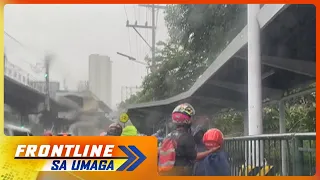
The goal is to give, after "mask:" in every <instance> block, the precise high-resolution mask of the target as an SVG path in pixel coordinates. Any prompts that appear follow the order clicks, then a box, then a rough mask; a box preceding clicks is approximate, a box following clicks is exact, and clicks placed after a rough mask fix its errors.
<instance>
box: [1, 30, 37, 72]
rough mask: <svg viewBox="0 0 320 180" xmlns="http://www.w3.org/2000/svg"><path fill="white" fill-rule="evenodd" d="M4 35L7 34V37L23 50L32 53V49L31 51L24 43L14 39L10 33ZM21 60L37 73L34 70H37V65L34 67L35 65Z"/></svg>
mask: <svg viewBox="0 0 320 180" xmlns="http://www.w3.org/2000/svg"><path fill="white" fill-rule="evenodd" d="M4 34H5V35H6V36H8V37H9V38H10V39H12V40H14V41H15V42H16V43H18V44H19V45H20V46H21V47H22V48H24V49H26V50H29V51H30V49H29V48H28V47H27V46H26V45H24V43H22V42H20V41H19V40H17V39H16V38H15V37H13V36H12V35H10V34H9V33H8V32H6V31H4ZM20 60H21V61H23V62H25V63H26V64H28V65H29V66H30V67H31V69H32V70H33V71H34V72H35V70H34V69H37V67H36V66H37V65H34V64H33V63H30V62H28V61H26V60H24V59H20Z"/></svg>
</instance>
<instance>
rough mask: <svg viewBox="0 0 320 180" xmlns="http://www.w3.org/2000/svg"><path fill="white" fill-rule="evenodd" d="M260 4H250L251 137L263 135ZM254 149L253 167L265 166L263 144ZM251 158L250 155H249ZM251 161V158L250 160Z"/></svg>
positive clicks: (249, 122)
mask: <svg viewBox="0 0 320 180" xmlns="http://www.w3.org/2000/svg"><path fill="white" fill-rule="evenodd" d="M259 11H260V5H259V4H248V12H247V13H248V14H247V18H248V126H249V127H248V130H249V135H259V134H263V123H262V87H261V86H262V84H261V50H260V26H259V23H258V19H257V15H258V13H259ZM249 145H252V146H253V147H250V148H249V149H252V151H251V152H249V153H251V155H252V156H253V158H252V160H253V162H247V163H249V164H250V165H251V166H261V165H263V157H264V156H263V143H258V140H257V141H255V142H253V143H250V144H249ZM249 156H250V154H249ZM250 159H251V158H250Z"/></svg>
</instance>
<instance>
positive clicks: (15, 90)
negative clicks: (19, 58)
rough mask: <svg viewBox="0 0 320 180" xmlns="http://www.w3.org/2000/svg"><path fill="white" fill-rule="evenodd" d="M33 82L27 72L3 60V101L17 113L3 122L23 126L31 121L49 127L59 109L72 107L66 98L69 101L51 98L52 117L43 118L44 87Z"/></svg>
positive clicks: (63, 109)
mask: <svg viewBox="0 0 320 180" xmlns="http://www.w3.org/2000/svg"><path fill="white" fill-rule="evenodd" d="M34 82H35V81H34V80H33V79H31V76H30V75H29V74H28V73H27V72H25V71H23V70H22V69H21V68H19V67H18V66H16V65H14V64H12V63H10V62H9V61H8V60H7V59H6V60H5V71H4V103H5V104H6V106H9V107H10V109H13V110H14V111H15V112H16V114H17V118H7V119H5V123H10V124H15V125H24V126H29V125H30V126H31V124H32V123H33V124H43V125H44V127H45V128H46V126H49V127H51V126H52V123H53V122H54V121H55V117H56V116H57V113H58V112H59V111H66V110H70V109H74V104H73V103H72V101H70V100H68V99H65V101H67V102H69V103H65V104H63V103H59V102H57V101H56V100H55V98H51V100H50V104H51V109H52V114H51V115H50V116H51V117H52V118H50V117H45V118H44V117H43V116H42V115H43V114H42V112H43V110H44V102H45V94H44V88H43V86H41V85H39V84H37V83H34ZM8 113H10V112H8ZM41 114H42V115H41ZM31 115H33V116H31ZM31 117H32V118H31ZM42 131H43V130H42Z"/></svg>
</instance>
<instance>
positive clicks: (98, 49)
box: [4, 4, 168, 108]
mask: <svg viewBox="0 0 320 180" xmlns="http://www.w3.org/2000/svg"><path fill="white" fill-rule="evenodd" d="M156 14H157V31H156V41H159V40H162V41H165V40H167V39H168V34H167V28H166V26H165V21H164V12H163V10H159V12H158V13H156ZM127 20H129V22H130V24H131V23H132V24H133V23H135V21H137V22H138V24H141V25H144V24H145V22H146V21H148V25H151V10H150V9H147V8H145V7H140V6H138V5H132V4H131V5H120V4H119V5H13V4H10V5H6V6H5V8H4V27H5V32H6V33H7V34H5V52H6V54H7V58H8V61H9V62H11V63H13V64H15V65H18V66H19V67H21V69H23V70H24V71H25V72H26V73H30V74H31V76H32V78H33V79H37V80H44V73H43V72H41V71H35V70H34V69H39V68H34V67H42V66H41V64H42V63H43V59H44V55H45V54H47V53H51V54H54V61H53V64H52V68H51V70H50V80H53V81H59V82H60V83H61V86H63V80H64V79H65V81H66V83H67V85H68V89H69V90H76V88H77V84H78V82H79V81H85V80H88V69H89V67H88V59H89V55H90V54H101V55H107V56H109V57H110V58H111V61H112V62H113V63H112V108H116V104H117V103H120V102H121V87H123V86H140V85H141V83H142V80H143V77H144V76H145V75H146V73H147V71H146V68H145V66H144V65H141V64H139V63H135V62H132V61H130V60H128V58H125V57H122V56H119V55H117V52H121V53H123V54H127V55H130V56H133V57H135V58H136V59H137V60H140V61H143V59H144V57H145V56H146V55H147V54H149V55H151V52H150V48H149V47H148V46H147V45H146V43H145V42H144V41H143V40H142V39H141V38H140V37H139V36H138V34H137V33H136V32H135V31H134V30H133V29H132V28H127V27H126V21H127ZM139 31H140V33H141V34H142V35H143V36H144V37H145V39H146V40H147V41H148V43H149V44H151V38H152V37H151V35H152V34H151V30H149V29H139ZM8 34H9V35H8ZM36 64H38V66H36ZM32 67H33V68H32Z"/></svg>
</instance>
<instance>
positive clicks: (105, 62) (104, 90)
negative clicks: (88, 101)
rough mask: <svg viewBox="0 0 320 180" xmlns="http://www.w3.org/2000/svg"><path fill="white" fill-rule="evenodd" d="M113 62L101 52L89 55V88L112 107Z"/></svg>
mask: <svg viewBox="0 0 320 180" xmlns="http://www.w3.org/2000/svg"><path fill="white" fill-rule="evenodd" d="M111 66H112V62H111V60H110V57H108V56H102V55H99V54H91V55H90V56H89V89H90V91H91V92H92V93H93V94H94V95H96V96H97V97H98V98H99V99H100V100H101V101H103V102H104V103H105V104H106V105H107V106H109V107H111V104H112V101H111V97H112V96H111V94H112V67H111Z"/></svg>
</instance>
